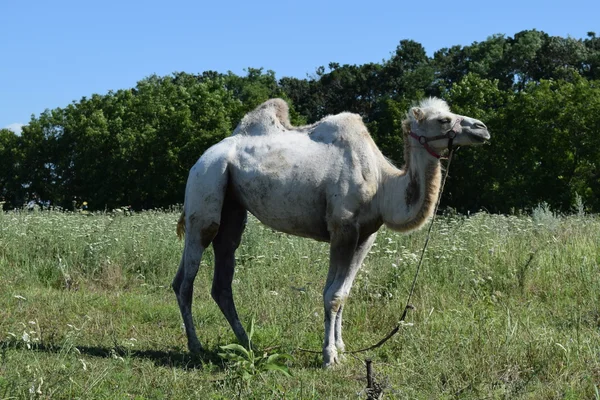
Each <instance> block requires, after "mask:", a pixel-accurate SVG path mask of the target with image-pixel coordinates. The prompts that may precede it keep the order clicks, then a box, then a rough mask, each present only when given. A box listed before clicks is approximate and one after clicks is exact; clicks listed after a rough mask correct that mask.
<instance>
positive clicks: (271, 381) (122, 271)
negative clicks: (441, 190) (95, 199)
mask: <svg viewBox="0 0 600 400" xmlns="http://www.w3.org/2000/svg"><path fill="white" fill-rule="evenodd" d="M177 217H178V215H177V214H175V213H170V212H144V213H140V214H135V215H133V216H130V217H123V216H110V215H89V216H85V215H77V214H61V213H23V214H18V213H4V214H0V399H9V398H18V399H21V398H55V399H56V398H84V399H98V398H123V399H126V398H135V399H145V398H148V399H153V398H170V399H178V398H180V399H186V398H203V399H230V398H256V399H263V398H288V399H326V398H336V399H337V398H366V396H367V395H366V392H365V387H366V376H365V375H366V373H365V367H364V364H363V360H364V359H365V358H367V357H369V358H372V359H373V367H374V372H375V379H376V380H377V381H378V382H379V383H380V384H382V385H383V387H384V394H385V396H386V397H387V398H399V399H432V398H436V399H454V398H461V399H462V398H464V399H470V398H473V399H475V398H476V399H481V398H490V399H553V398H555V399H559V398H560V399H583V398H585V399H590V398H592V399H593V398H599V397H600V396H599V392H598V388H599V386H600V269H599V264H600V247H599V246H598V243H600V219H599V218H598V217H595V216H584V215H578V216H557V215H555V214H553V213H552V212H551V211H550V210H549V209H547V208H540V209H538V210H536V212H534V213H533V217H515V216H499V215H489V214H485V213H479V214H476V215H474V216H471V217H470V218H466V217H461V216H455V217H444V218H440V219H439V220H438V221H437V222H436V227H435V228H434V237H433V239H432V242H431V243H430V247H429V250H428V252H427V255H426V261H425V264H424V268H423V270H422V271H421V272H422V275H421V276H420V277H419V280H418V282H417V290H416V292H415V295H414V298H413V304H414V305H415V307H416V309H415V310H413V311H411V312H410V313H409V315H408V318H407V322H408V323H409V324H407V325H405V326H403V327H402V329H401V330H400V332H399V334H397V335H396V336H395V337H394V338H393V339H391V340H390V341H389V342H388V343H386V344H385V345H384V346H383V347H381V348H379V349H377V350H374V351H371V352H369V353H366V354H359V355H358V358H354V357H348V358H347V360H346V362H345V364H344V365H342V366H341V367H339V368H336V369H333V370H327V371H324V370H321V369H320V365H321V356H320V355H315V354H310V353H302V352H298V351H297V349H298V348H300V347H301V348H310V349H316V350H319V349H320V347H321V345H322V337H323V323H322V321H323V315H322V314H323V312H322V300H321V289H322V286H323V283H324V280H325V277H326V273H327V258H328V254H327V250H328V247H327V245H326V244H323V243H317V242H313V241H310V240H306V239H301V238H296V237H291V236H288V235H284V234H280V233H275V232H272V231H271V230H270V229H268V228H266V227H264V226H262V225H261V224H259V223H258V222H257V221H256V220H254V219H251V220H250V223H249V225H248V228H247V231H246V233H245V235H244V240H243V244H242V246H241V247H240V249H239V250H238V252H237V263H238V267H237V270H236V276H235V280H234V288H233V289H234V295H235V297H236V302H237V305H238V311H239V313H240V316H241V318H242V321H243V322H244V324H245V325H247V326H248V325H249V324H250V321H251V320H252V318H254V320H255V322H254V329H255V332H254V337H253V341H254V343H255V344H256V345H257V347H258V348H259V349H260V348H263V349H264V348H272V347H274V346H277V347H276V349H274V350H272V351H273V352H277V353H280V354H291V355H292V356H293V360H291V361H290V362H288V367H289V370H290V373H291V374H292V375H293V376H292V377H287V376H284V375H282V374H277V373H272V372H265V373H261V374H258V375H257V377H256V378H254V379H252V380H250V381H249V382H248V383H247V384H246V383H242V382H240V380H239V379H237V377H238V376H239V374H238V372H239V371H236V370H235V368H234V366H233V365H232V364H231V363H226V362H224V361H223V360H222V359H221V358H220V357H219V356H218V354H217V353H219V352H222V350H221V348H220V346H224V345H227V344H230V343H233V342H235V338H234V335H233V333H232V332H231V330H230V328H229V326H228V324H227V322H226V321H225V319H224V317H223V316H222V315H221V313H220V311H219V310H218V308H217V306H216V304H215V303H214V302H213V301H212V299H211V298H210V294H209V291H210V285H211V279H212V255H211V253H210V251H208V252H207V253H206V254H205V257H204V259H203V261H202V267H201V268H200V272H199V274H198V277H197V278H196V284H195V292H194V318H195V323H196V327H197V330H198V333H199V336H200V340H201V341H202V343H203V345H204V346H205V348H206V349H207V351H206V353H205V354H204V355H203V356H202V357H200V358H192V357H190V356H189V355H188V353H187V351H186V345H185V344H186V340H185V334H184V332H183V329H182V321H181V316H180V314H179V310H178V308H177V305H176V301H175V297H174V294H173V293H172V291H171V289H170V286H169V285H170V282H171V279H172V277H173V275H174V273H175V270H176V267H177V265H178V262H179V257H180V255H181V250H182V244H181V243H180V242H179V241H177V239H176V236H175V233H174V231H175V223H176V220H177ZM423 242H424V232H417V233H414V234H411V235H401V234H397V233H394V232H391V231H388V230H382V231H381V232H380V234H379V237H378V240H377V243H376V246H374V247H373V250H372V252H371V253H370V254H369V256H368V257H367V259H366V260H365V263H364V266H363V268H362V269H361V271H360V272H359V274H358V276H357V278H356V281H355V284H354V287H353V290H352V292H351V295H350V299H349V303H348V306H347V308H346V310H345V313H344V317H345V342H346V345H347V347H348V349H350V350H351V349H357V348H361V347H365V346H368V345H370V344H373V343H375V342H376V341H378V340H379V339H380V338H382V337H383V336H385V334H387V333H388V332H389V330H390V329H391V328H393V327H394V326H395V325H396V323H397V321H398V319H399V318H400V315H401V313H402V309H403V307H404V304H403V302H404V301H405V299H406V295H407V293H408V290H409V288H410V283H411V280H412V276H413V273H414V268H415V266H416V262H417V258H418V255H419V254H420V251H421V247H422V245H423Z"/></svg>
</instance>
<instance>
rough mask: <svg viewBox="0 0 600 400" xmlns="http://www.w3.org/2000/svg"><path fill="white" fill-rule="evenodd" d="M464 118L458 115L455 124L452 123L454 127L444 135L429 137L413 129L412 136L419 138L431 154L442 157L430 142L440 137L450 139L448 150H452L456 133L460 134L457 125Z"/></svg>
mask: <svg viewBox="0 0 600 400" xmlns="http://www.w3.org/2000/svg"><path fill="white" fill-rule="evenodd" d="M462 120H463V119H462V118H461V117H458V118H457V119H456V121H454V124H453V125H452V128H450V129H449V130H448V131H446V133H444V134H443V135H437V136H432V137H427V136H422V135H417V134H416V133H414V132H413V131H410V136H411V137H412V138H414V139H417V141H418V142H419V143H420V144H421V145H422V146H423V147H425V150H427V152H428V153H429V154H431V155H432V156H434V157H435V158H438V159H439V158H441V157H442V156H441V155H440V154H438V153H436V152H435V150H433V149H432V148H431V146H429V144H428V143H429V142H433V141H434V140H440V139H448V150H450V149H451V148H452V142H454V138H455V137H456V135H458V133H459V132H457V131H456V129H455V128H456V125H457V124H460V123H461V121H462Z"/></svg>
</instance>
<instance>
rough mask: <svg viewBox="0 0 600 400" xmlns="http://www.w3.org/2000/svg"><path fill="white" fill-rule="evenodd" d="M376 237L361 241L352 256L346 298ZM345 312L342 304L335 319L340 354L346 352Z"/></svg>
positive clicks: (345, 286) (344, 286)
mask: <svg viewBox="0 0 600 400" xmlns="http://www.w3.org/2000/svg"><path fill="white" fill-rule="evenodd" d="M376 237H377V233H374V234H372V235H371V236H368V237H367V238H366V239H364V240H362V241H359V243H358V246H357V247H356V251H355V252H354V255H353V256H352V260H351V262H350V274H348V276H347V277H346V279H345V281H344V284H343V292H344V293H346V296H348V295H349V294H350V289H351V288H352V284H353V282H354V278H355V277H356V273H357V272H358V270H359V269H360V267H361V265H362V263H363V261H364V260H365V257H366V256H367V254H369V250H371V247H372V246H373V243H374V242H375V239H376ZM343 311H344V304H342V306H341V307H340V309H339V310H338V312H337V315H336V317H335V347H336V348H337V350H338V352H340V353H343V352H344V351H345V350H346V346H345V344H344V340H343V339H342V313H343Z"/></svg>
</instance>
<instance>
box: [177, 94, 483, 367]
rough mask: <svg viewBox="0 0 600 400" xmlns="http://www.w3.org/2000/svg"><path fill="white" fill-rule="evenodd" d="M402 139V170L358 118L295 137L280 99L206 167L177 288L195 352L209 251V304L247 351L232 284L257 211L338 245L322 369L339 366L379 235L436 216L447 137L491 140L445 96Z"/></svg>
mask: <svg viewBox="0 0 600 400" xmlns="http://www.w3.org/2000/svg"><path fill="white" fill-rule="evenodd" d="M403 131H404V132H403V133H404V155H405V161H406V165H405V167H404V169H397V168H396V167H394V166H393V165H392V164H391V163H390V162H389V161H388V160H387V159H386V158H385V157H384V156H383V154H382V153H381V151H380V150H379V149H378V148H377V146H376V145H375V142H374V141H373V139H372V138H371V136H370V135H369V132H368V131H367V128H366V127H365V125H364V124H363V122H362V119H361V117H360V116H359V115H356V114H351V113H341V114H338V115H331V116H328V117H325V118H323V119H322V120H321V121H319V122H317V123H315V124H313V125H309V126H303V127H293V126H292V125H291V124H290V121H289V117H288V106H287V104H286V103H285V101H283V100H281V99H272V100H269V101H267V102H265V103H263V104H262V105H260V106H259V107H257V108H256V109H255V110H253V111H252V112H250V113H248V114H247V115H246V116H245V117H244V118H243V119H242V121H241V122H240V124H239V125H238V126H237V128H236V129H235V131H234V132H233V134H232V135H231V136H230V137H228V138H226V139H224V140H222V141H221V142H219V143H217V144H216V145H214V146H212V147H211V148H209V149H208V150H207V151H206V152H205V153H204V154H203V155H202V156H201V157H200V159H199V160H198V161H197V162H196V164H195V165H194V166H193V167H192V169H191V170H190V173H189V177H188V181H187V186H186V190H185V203H184V210H183V213H182V215H181V218H180V219H179V222H178V224H177V233H178V234H179V235H180V237H181V236H182V235H183V233H184V232H186V233H187V234H186V237H185V246H184V250H183V256H182V258H181V263H180V264H179V269H178V270H177V274H176V275H175V278H174V280H173V285H172V286H173V290H174V291H175V294H176V296H177V301H178V303H179V308H180V310H181V315H182V317H183V321H184V324H185V330H186V334H187V338H188V347H189V350H190V351H191V352H192V353H197V352H200V351H201V349H202V346H201V344H200V341H199V340H198V338H197V336H196V331H195V328H194V324H193V320H192V292H193V283H194V278H195V277H196V273H197V272H198V266H199V264H200V259H201V257H202V254H203V252H204V250H205V249H206V248H207V247H208V246H209V245H210V244H211V243H212V245H213V248H214V255H215V269H214V278H213V284H212V291H211V295H212V297H213V299H214V300H215V301H216V303H217V304H218V306H219V308H220V309H221V311H222V312H223V314H224V315H225V318H227V321H228V322H229V324H230V325H231V328H232V329H233V332H234V333H235V335H236V337H237V339H238V340H239V341H240V342H241V343H242V344H244V345H248V336H247V335H246V332H245V330H244V328H243V327H242V324H241V323H240V320H239V318H238V315H237V311H236V309H235V304H234V301H233V296H232V291H231V282H232V279H233V274H234V262H235V261H234V260H235V258H234V253H235V251H236V249H237V247H238V246H239V244H240V240H241V237H242V232H243V231H244V227H245V224H246V213H247V212H248V211H249V212H251V213H252V214H253V215H254V216H256V218H258V219H259V220H260V221H261V222H262V223H263V224H265V225H267V226H269V227H271V228H273V229H275V230H278V231H281V232H286V233H289V234H292V235H297V236H304V237H309V238H312V239H315V240H319V241H324V242H329V243H330V255H329V272H328V274H327V280H326V282H325V287H324V289H323V300H324V308H325V310H324V311H325V339H324V344H323V366H324V367H329V366H332V365H334V364H337V363H338V362H339V361H340V355H341V353H343V351H344V342H343V340H342V312H343V309H344V303H345V301H346V299H347V297H348V294H349V293H350V288H351V287H352V282H353V281H354V277H355V276H356V273H357V271H358V269H359V268H360V266H361V264H362V262H363V260H364V258H365V256H366V255H367V253H368V252H369V249H370V248H371V246H372V245H373V242H374V240H375V236H376V233H377V230H378V229H379V228H380V227H381V225H382V224H385V225H386V226H387V227H388V228H391V229H393V230H396V231H402V232H406V231H410V230H413V229H417V228H419V227H421V226H422V225H423V224H424V223H425V222H426V221H427V219H428V218H430V217H431V215H432V214H433V209H434V205H435V202H436V199H437V196H438V193H439V189H440V181H441V172H440V171H441V167H440V162H439V153H440V152H441V151H443V150H444V149H445V148H446V147H448V146H449V140H450V141H451V140H452V139H450V138H453V144H454V145H474V144H481V143H483V142H484V141H485V140H487V139H489V138H490V135H489V133H488V130H487V128H486V126H485V125H484V124H483V123H482V122H481V121H478V120H476V119H473V118H469V117H465V116H460V115H457V114H453V113H451V112H450V109H449V107H448V105H447V104H446V102H444V101H443V100H440V99H437V98H429V99H425V100H423V101H421V103H420V104H419V105H418V106H416V107H413V108H411V109H410V110H409V112H408V113H407V118H406V120H405V121H404V122H403Z"/></svg>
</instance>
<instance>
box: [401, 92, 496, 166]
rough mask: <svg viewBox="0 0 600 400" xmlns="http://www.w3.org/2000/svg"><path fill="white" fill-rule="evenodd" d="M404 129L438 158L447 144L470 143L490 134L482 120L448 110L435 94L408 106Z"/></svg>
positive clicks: (476, 142)
mask: <svg viewBox="0 0 600 400" xmlns="http://www.w3.org/2000/svg"><path fill="white" fill-rule="evenodd" d="M404 130H405V134H406V135H409V136H411V137H412V138H413V139H414V140H415V141H418V142H419V143H420V144H421V145H423V146H424V147H425V148H426V149H427V151H429V153H430V154H432V155H434V156H436V157H438V158H439V153H440V152H441V151H443V150H444V149H446V148H448V147H449V145H452V146H473V145H478V144H483V143H484V142H485V141H486V140H488V139H489V138H490V133H489V132H488V130H487V127H486V126H485V124H484V123H483V122H481V121H479V120H477V119H474V118H470V117H467V116H464V115H458V114H454V113H452V112H450V108H449V107H448V104H446V102H445V101H444V100H440V99H437V98H435V97H430V98H428V99H425V100H422V101H421V103H420V104H419V105H418V106H416V107H413V108H411V109H410V110H409V112H408V119H407V120H406V121H405V124H404Z"/></svg>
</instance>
